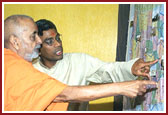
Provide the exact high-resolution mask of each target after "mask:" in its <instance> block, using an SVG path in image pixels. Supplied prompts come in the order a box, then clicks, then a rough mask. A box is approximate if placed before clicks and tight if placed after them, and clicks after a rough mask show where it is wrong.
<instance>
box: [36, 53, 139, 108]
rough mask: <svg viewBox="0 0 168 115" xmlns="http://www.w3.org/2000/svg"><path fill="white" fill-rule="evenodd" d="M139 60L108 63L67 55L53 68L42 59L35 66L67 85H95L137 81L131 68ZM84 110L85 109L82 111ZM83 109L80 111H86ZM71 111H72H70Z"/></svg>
mask: <svg viewBox="0 0 168 115" xmlns="http://www.w3.org/2000/svg"><path fill="white" fill-rule="evenodd" d="M136 60H137V58H136V59H134V60H131V61H129V62H113V63H107V62H103V61H101V60H99V59H98V58H94V57H92V56H89V55H87V54H84V53H65V54H64V55H63V59H62V60H59V61H57V63H56V64H55V65H54V66H53V67H52V68H48V67H46V66H44V65H43V64H42V63H41V61H40V59H38V60H37V61H36V63H34V64H33V66H34V67H35V68H37V69H38V70H39V71H41V72H44V73H47V74H48V75H49V76H51V77H53V78H55V79H57V80H59V81H61V82H63V83H64V84H67V85H89V83H90V82H94V83H109V82H122V81H129V80H135V79H136V77H135V76H134V75H132V72H131V67H132V65H133V64H134V62H135V61H136ZM82 108H83V109H82ZM84 108H85V107H81V109H79V110H86V108H85V109H84ZM69 110H71V109H69Z"/></svg>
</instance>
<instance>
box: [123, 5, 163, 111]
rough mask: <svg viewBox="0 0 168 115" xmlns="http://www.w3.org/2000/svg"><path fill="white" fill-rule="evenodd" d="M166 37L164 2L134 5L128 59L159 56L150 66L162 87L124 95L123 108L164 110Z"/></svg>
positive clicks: (152, 73)
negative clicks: (127, 95)
mask: <svg viewBox="0 0 168 115" xmlns="http://www.w3.org/2000/svg"><path fill="white" fill-rule="evenodd" d="M164 39H165V38H164V4H148V5H147V4H141V5H140V4H136V5H131V7H130V22H129V28H128V40H127V41H128V42H127V54H126V60H127V61H128V60H130V59H134V58H137V57H139V58H143V59H144V60H145V61H152V60H155V59H159V62H158V63H156V64H154V65H152V66H151V68H150V75H151V77H152V80H154V81H157V82H158V84H159V85H158V86H159V87H158V89H153V90H149V91H147V93H146V94H144V95H143V96H138V97H136V98H135V99H130V98H127V97H124V101H123V110H126V111H163V110H164V103H165V100H164V93H165V91H164V87H165V86H164V82H165V77H164ZM140 79H143V78H140Z"/></svg>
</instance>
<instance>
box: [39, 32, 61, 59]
mask: <svg viewBox="0 0 168 115" xmlns="http://www.w3.org/2000/svg"><path fill="white" fill-rule="evenodd" d="M40 38H41V40H42V48H41V49H40V54H41V57H42V58H45V59H47V60H48V61H57V60H60V59H62V58H63V48H62V41H61V39H60V35H59V34H58V33H57V32H56V30H55V29H49V30H46V31H43V36H40Z"/></svg>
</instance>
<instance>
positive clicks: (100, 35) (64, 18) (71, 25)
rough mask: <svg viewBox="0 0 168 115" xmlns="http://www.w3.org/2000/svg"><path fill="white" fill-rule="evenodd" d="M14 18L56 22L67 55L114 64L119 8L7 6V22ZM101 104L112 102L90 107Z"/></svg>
mask: <svg viewBox="0 0 168 115" xmlns="http://www.w3.org/2000/svg"><path fill="white" fill-rule="evenodd" d="M12 14H25V15H29V16H31V17H33V18H34V20H35V21H37V20H39V19H44V18H46V19H49V20H51V21H53V22H54V23H55V24H56V26H57V29H58V31H59V32H60V33H61V34H62V35H63V40H62V41H63V48H64V52H84V53H88V54H90V55H92V56H95V57H98V58H99V59H101V60H103V61H115V57H116V43H117V29H118V28H117V26H118V4H115V5H114V4H5V5H4V18H6V17H8V16H10V15H12ZM102 100H103V102H104V101H107V102H109V98H106V99H101V100H98V101H94V102H91V103H102ZM111 100H113V98H110V101H111ZM106 108H107V107H106ZM109 108H112V106H110V107H109Z"/></svg>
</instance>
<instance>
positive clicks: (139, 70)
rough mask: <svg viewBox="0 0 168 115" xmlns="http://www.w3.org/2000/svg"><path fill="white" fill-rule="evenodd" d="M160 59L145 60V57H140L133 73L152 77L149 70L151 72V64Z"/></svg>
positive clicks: (133, 68)
mask: <svg viewBox="0 0 168 115" xmlns="http://www.w3.org/2000/svg"><path fill="white" fill-rule="evenodd" d="M156 62H158V60H154V61H150V62H144V60H143V59H138V60H137V61H136V62H135V63H134V64H133V66H132V68H131V70H132V74H133V75H135V76H143V77H147V78H148V79H151V77H150V75H149V72H150V65H153V64H155V63H156Z"/></svg>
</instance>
